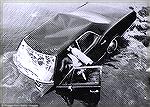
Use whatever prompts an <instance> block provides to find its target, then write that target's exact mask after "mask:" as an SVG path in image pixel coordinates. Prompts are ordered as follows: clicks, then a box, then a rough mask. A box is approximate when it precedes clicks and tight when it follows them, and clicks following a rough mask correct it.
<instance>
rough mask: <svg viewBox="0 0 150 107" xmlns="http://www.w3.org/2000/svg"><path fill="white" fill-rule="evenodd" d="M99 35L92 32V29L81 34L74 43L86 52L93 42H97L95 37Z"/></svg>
mask: <svg viewBox="0 0 150 107" xmlns="http://www.w3.org/2000/svg"><path fill="white" fill-rule="evenodd" d="M98 37H99V35H98V34H96V33H94V32H92V31H88V32H86V33H84V34H83V35H81V36H80V37H79V38H78V39H77V41H76V43H77V45H78V47H79V49H80V50H81V51H82V52H84V53H85V52H86V51H88V50H89V49H90V47H92V46H93V45H94V44H95V42H97V39H98Z"/></svg>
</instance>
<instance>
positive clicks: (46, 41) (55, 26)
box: [24, 13, 111, 55]
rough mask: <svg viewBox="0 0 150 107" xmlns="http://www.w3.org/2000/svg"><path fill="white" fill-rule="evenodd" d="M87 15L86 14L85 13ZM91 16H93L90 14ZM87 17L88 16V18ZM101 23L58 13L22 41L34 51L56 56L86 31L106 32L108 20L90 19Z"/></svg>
mask: <svg viewBox="0 0 150 107" xmlns="http://www.w3.org/2000/svg"><path fill="white" fill-rule="evenodd" d="M86 14H87V13H86ZM92 15H94V14H93V13H92ZM98 16H99V17H98ZM88 17H89V16H88ZM94 17H95V19H98V18H99V21H100V20H101V22H99V23H98V22H95V21H93V20H89V19H87V18H86V17H85V15H84V17H82V16H81V15H79V14H78V15H77V13H76V14H75V13H71V14H67V13H66V14H64V13H58V14H56V15H55V16H54V17H52V18H50V20H48V21H47V22H45V23H44V24H43V25H41V26H40V27H38V28H37V29H35V30H34V31H32V32H31V33H30V34H29V35H27V36H26V37H25V38H24V40H25V42H26V43H27V44H28V45H29V46H30V47H31V48H32V49H34V50H36V51H38V52H41V53H44V54H50V55H57V54H58V53H59V52H61V51H62V50H63V49H64V48H66V47H68V46H69V45H70V44H71V43H72V42H73V41H74V40H75V39H77V38H78V37H79V36H80V35H81V34H83V33H84V32H85V31H87V30H92V29H91V28H93V29H94V30H96V29H98V30H97V31H96V33H99V31H102V32H104V31H106V30H107V29H108V27H109V26H110V22H111V21H110V20H108V19H107V18H105V17H104V16H100V15H95V16H93V17H92V18H94Z"/></svg>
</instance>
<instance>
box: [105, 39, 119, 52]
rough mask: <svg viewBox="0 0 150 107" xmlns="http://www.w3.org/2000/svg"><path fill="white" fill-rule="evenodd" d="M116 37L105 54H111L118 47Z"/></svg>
mask: <svg viewBox="0 0 150 107" xmlns="http://www.w3.org/2000/svg"><path fill="white" fill-rule="evenodd" d="M116 38H117V37H115V38H114V39H113V40H112V41H111V42H110V44H109V46H108V47H107V53H108V54H111V53H113V52H115V51H116V49H117V47H118V41H117V39H116Z"/></svg>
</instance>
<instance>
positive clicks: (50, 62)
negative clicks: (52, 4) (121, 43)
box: [14, 11, 136, 104]
mask: <svg viewBox="0 0 150 107" xmlns="http://www.w3.org/2000/svg"><path fill="white" fill-rule="evenodd" d="M135 19H136V13H135V12H134V11H133V12H130V13H128V14H127V15H125V16H124V17H123V18H121V19H120V20H119V21H118V22H116V23H115V24H114V23H112V21H111V20H109V19H107V18H105V17H104V16H101V15H100V14H95V13H87V12H77V13H71V14H70V13H69V14H68V13H66V14H64V13H60V14H56V15H55V16H54V17H52V18H51V19H50V20H49V21H47V22H45V23H44V24H43V25H42V26H40V27H38V28H37V29H35V30H34V31H32V32H31V33H30V34H28V35H27V36H26V37H25V38H24V39H23V40H22V42H21V44H20V46H19V48H18V50H17V53H16V54H15V55H14V62H15V64H16V66H17V67H18V69H19V70H20V71H21V72H22V73H23V74H25V75H26V76H28V77H30V78H32V79H34V80H35V81H36V83H37V85H39V84H47V85H49V86H50V87H46V88H43V89H44V90H43V89H42V91H43V94H45V93H46V92H47V91H48V90H49V89H50V90H56V93H57V94H60V95H61V96H62V97H63V98H64V99H65V100H66V102H67V103H68V104H72V103H73V100H74V99H79V100H83V99H84V101H85V102H86V103H91V104H97V103H98V101H99V98H100V97H99V96H100V87H101V80H100V79H101V67H102V66H101V65H100V62H101V61H102V59H104V58H105V56H106V55H111V54H112V53H113V52H115V50H116V49H117V46H118V42H117V38H118V37H120V36H122V35H123V33H124V32H125V31H126V30H127V29H128V28H129V27H130V26H131V24H132V23H133V22H134V20H135ZM39 87H40V85H39ZM45 90H46V91H45ZM50 90H49V91H48V92H50ZM89 96H90V97H89ZM67 99H68V100H67Z"/></svg>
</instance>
